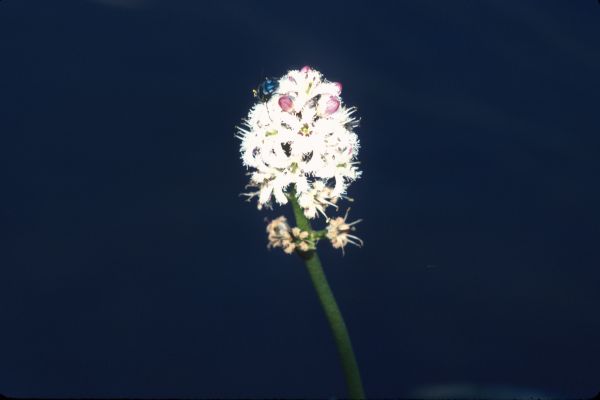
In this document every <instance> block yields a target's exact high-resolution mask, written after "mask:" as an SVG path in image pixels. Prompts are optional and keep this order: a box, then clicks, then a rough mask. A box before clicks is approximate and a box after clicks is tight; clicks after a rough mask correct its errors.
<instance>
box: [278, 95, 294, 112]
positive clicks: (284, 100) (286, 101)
mask: <svg viewBox="0 0 600 400" xmlns="http://www.w3.org/2000/svg"><path fill="white" fill-rule="evenodd" d="M278 103H279V107H281V109H282V110H283V111H285V112H288V111H290V110H291V109H292V108H294V102H293V101H292V98H291V97H290V96H281V97H280V98H279V101H278Z"/></svg>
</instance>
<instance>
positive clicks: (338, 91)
mask: <svg viewBox="0 0 600 400" xmlns="http://www.w3.org/2000/svg"><path fill="white" fill-rule="evenodd" d="M333 84H334V85H335V87H336V88H337V94H338V95H340V94H342V84H341V83H339V82H333Z"/></svg>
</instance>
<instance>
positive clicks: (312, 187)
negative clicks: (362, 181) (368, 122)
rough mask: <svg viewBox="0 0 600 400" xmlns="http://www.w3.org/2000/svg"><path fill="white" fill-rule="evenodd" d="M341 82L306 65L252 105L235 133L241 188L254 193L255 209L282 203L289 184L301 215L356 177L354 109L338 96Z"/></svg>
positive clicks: (321, 209)
mask: <svg viewBox="0 0 600 400" xmlns="http://www.w3.org/2000/svg"><path fill="white" fill-rule="evenodd" d="M340 94H341V84H339V83H336V82H329V81H327V80H326V79H324V78H323V76H322V75H321V73H320V72H318V71H316V70H313V69H311V68H309V67H304V68H302V69H301V70H292V71H289V72H288V73H287V74H286V75H284V76H283V77H281V78H280V79H278V80H277V85H276V89H274V91H273V92H272V93H268V94H266V95H265V94H263V95H262V96H258V97H259V101H258V102H257V103H256V104H255V105H254V106H253V107H252V109H251V110H250V112H249V114H248V117H247V119H246V120H244V124H243V126H242V127H239V128H238V134H237V137H238V138H240V139H241V147H240V151H241V154H242V161H243V163H244V165H245V166H246V167H247V168H249V169H251V172H250V173H249V175H250V183H249V185H248V186H249V187H254V188H255V189H256V190H254V191H252V192H249V193H246V195H247V196H248V197H249V198H252V197H255V196H257V197H258V208H259V209H260V208H262V207H263V206H267V207H270V206H271V205H272V202H273V199H274V200H275V202H276V203H278V204H286V203H287V201H288V198H287V196H288V195H289V193H290V189H291V185H292V184H293V185H294V186H295V190H296V196H297V198H298V202H299V204H300V206H301V207H302V208H303V210H304V214H305V216H306V217H307V218H315V217H316V216H317V215H318V214H322V215H324V216H325V217H326V214H325V209H326V208H327V207H328V206H332V205H334V204H335V202H336V201H337V199H338V198H340V197H342V196H343V195H344V194H345V193H346V189H347V187H348V184H349V183H350V182H352V181H354V180H355V179H357V178H359V177H360V174H361V172H360V171H359V170H358V167H357V164H358V161H357V160H356V156H357V154H358V149H359V141H358V137H357V136H356V134H355V133H354V132H353V129H354V128H355V127H356V126H357V125H358V124H357V120H356V119H355V118H354V117H353V113H354V112H355V109H354V108H346V107H345V106H344V105H343V103H342V100H341V98H340Z"/></svg>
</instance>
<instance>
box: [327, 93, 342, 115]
mask: <svg viewBox="0 0 600 400" xmlns="http://www.w3.org/2000/svg"><path fill="white" fill-rule="evenodd" d="M338 108H340V100H339V99H338V98H337V97H336V96H329V98H328V99H327V100H326V101H325V110H324V114H325V115H331V114H333V113H334V112H336V111H337V110H338Z"/></svg>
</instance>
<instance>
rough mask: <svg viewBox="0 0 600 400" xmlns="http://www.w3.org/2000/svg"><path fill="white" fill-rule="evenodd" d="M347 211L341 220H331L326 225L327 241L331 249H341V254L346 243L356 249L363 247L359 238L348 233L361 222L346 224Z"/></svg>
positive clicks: (339, 218)
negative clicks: (356, 247)
mask: <svg viewBox="0 0 600 400" xmlns="http://www.w3.org/2000/svg"><path fill="white" fill-rule="evenodd" d="M349 211H350V209H348V210H347V211H346V215H344V217H343V218H342V217H337V218H335V219H332V220H330V221H329V224H328V225H327V239H329V241H330V242H331V245H332V246H333V248H335V249H339V248H341V249H342V252H343V251H344V247H346V245H347V244H348V243H351V244H353V245H355V246H358V247H361V246H362V245H363V241H362V240H361V239H360V238H359V237H357V236H354V235H351V234H350V232H352V231H354V230H356V228H355V227H354V225H356V224H358V223H359V222H361V221H362V220H361V219H358V220H356V221H354V222H351V223H347V222H346V219H347V218H348V212H349Z"/></svg>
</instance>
